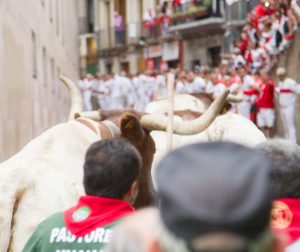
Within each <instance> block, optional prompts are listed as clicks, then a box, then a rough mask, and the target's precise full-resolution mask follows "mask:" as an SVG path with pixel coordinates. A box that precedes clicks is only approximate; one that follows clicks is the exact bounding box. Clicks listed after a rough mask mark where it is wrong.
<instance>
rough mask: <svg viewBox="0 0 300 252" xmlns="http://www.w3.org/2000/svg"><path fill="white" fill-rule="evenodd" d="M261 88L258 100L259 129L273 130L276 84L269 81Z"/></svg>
mask: <svg viewBox="0 0 300 252" xmlns="http://www.w3.org/2000/svg"><path fill="white" fill-rule="evenodd" d="M259 88H260V90H261V91H260V93H259V96H258V100H257V108H258V114H257V125H258V127H268V128H272V127H273V126H274V121H275V110H274V108H275V105H274V93H275V84H274V82H273V81H272V80H269V81H268V82H267V83H262V84H261V85H260V86H259Z"/></svg>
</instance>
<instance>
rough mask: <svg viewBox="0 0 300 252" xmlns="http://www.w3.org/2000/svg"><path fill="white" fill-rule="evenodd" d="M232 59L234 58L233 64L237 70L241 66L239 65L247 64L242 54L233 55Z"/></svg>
mask: <svg viewBox="0 0 300 252" xmlns="http://www.w3.org/2000/svg"><path fill="white" fill-rule="evenodd" d="M232 58H233V62H234V63H233V64H234V67H235V68H237V67H238V66H239V64H242V65H245V64H246V61H245V59H244V57H243V56H242V55H241V54H239V55H233V56H232Z"/></svg>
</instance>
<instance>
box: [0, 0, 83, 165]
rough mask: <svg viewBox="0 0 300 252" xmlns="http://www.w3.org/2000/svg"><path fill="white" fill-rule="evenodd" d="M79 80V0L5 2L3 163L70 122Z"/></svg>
mask: <svg viewBox="0 0 300 252" xmlns="http://www.w3.org/2000/svg"><path fill="white" fill-rule="evenodd" d="M60 74H64V75H66V76H68V77H69V78H70V79H72V80H73V81H77V80H78V18H77V0H64V1H60V0H26V1H20V0H1V1H0V90H1V92H0V161H3V160H6V159H7V158H9V157H10V156H12V155H13V154H15V153H16V152H17V151H19V150H20V149H21V148H22V147H24V145H25V144H26V143H28V142H29V140H31V139H32V138H34V137H36V136H38V135H39V134H40V133H41V132H43V131H44V130H46V129H48V128H50V127H51V126H52V125H54V124H57V123H59V122H64V121H66V120H67V115H68V111H69V107H70V102H69V97H68V93H67V90H66V89H65V88H64V87H63V86H62V84H61V83H60V82H59V80H58V76H59V75H60Z"/></svg>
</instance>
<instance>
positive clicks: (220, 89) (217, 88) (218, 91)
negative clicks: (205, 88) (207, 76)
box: [211, 82, 226, 94]
mask: <svg viewBox="0 0 300 252" xmlns="http://www.w3.org/2000/svg"><path fill="white" fill-rule="evenodd" d="M225 90H226V86H225V85H224V84H223V83H220V82H219V83H217V84H216V85H213V87H212V88H211V92H212V93H214V94H222V93H223V92H224V91H225Z"/></svg>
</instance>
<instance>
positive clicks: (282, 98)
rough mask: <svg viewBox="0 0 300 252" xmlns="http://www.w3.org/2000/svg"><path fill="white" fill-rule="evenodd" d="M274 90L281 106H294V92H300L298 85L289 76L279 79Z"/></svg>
mask: <svg viewBox="0 0 300 252" xmlns="http://www.w3.org/2000/svg"><path fill="white" fill-rule="evenodd" d="M284 90H290V91H291V92H290V93H285V92H284ZM276 92H277V93H279V103H280V106H282V107H287V106H291V105H292V106H294V105H295V103H296V94H299V93H300V85H298V84H297V82H296V81H295V80H293V79H291V78H286V79H285V80H284V81H279V84H278V87H277V88H276Z"/></svg>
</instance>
